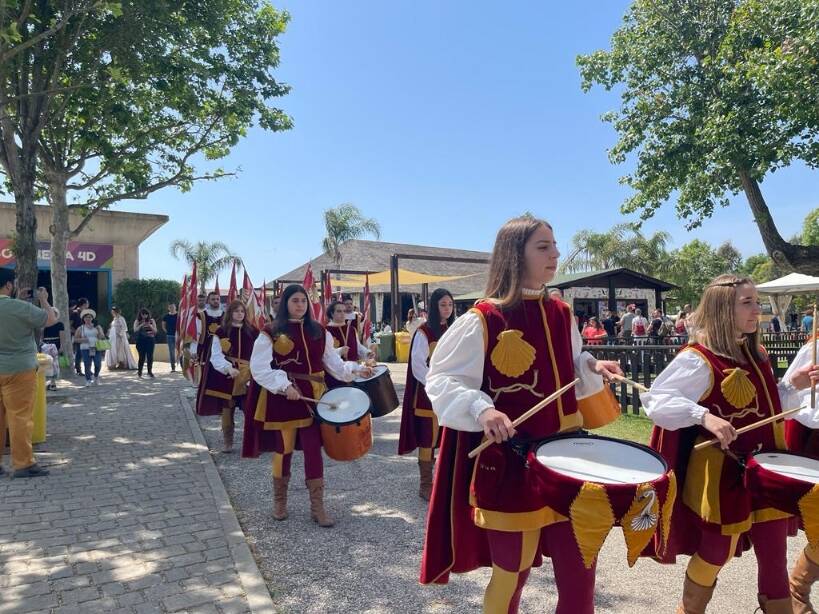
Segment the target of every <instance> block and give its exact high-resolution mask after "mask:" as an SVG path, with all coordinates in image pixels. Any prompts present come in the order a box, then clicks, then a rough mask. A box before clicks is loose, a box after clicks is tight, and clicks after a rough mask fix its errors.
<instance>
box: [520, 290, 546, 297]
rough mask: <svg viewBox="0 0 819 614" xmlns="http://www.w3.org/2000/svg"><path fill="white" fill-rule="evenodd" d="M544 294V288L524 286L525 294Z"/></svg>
mask: <svg viewBox="0 0 819 614" xmlns="http://www.w3.org/2000/svg"><path fill="white" fill-rule="evenodd" d="M540 294H543V288H524V289H523V296H538V295H540Z"/></svg>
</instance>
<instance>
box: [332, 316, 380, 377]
mask: <svg viewBox="0 0 819 614" xmlns="http://www.w3.org/2000/svg"><path fill="white" fill-rule="evenodd" d="M346 316H347V313H346V312H345V310H344V303H342V302H341V301H333V302H332V303H330V306H329V307H328V308H327V320H328V322H327V332H328V333H330V334H331V335H332V337H333V347H334V348H335V349H336V351H337V352H338V355H339V356H341V358H342V360H349V361H352V362H358V361H359V360H366V359H368V358H372V357H373V353H372V352H371V351H370V350H369V348H367V347H366V346H365V345H364V344H362V343H361V341H359V339H358V333H357V330H356V327H355V321H354V320H349V319H347V317H346ZM325 380H326V382H327V387H328V388H330V389H332V388H338V387H340V386H345V385H346V384H345V383H344V382H340V381H338V380H337V379H336V378H334V377H333V376H332V375H330V374H329V373H328V374H325Z"/></svg>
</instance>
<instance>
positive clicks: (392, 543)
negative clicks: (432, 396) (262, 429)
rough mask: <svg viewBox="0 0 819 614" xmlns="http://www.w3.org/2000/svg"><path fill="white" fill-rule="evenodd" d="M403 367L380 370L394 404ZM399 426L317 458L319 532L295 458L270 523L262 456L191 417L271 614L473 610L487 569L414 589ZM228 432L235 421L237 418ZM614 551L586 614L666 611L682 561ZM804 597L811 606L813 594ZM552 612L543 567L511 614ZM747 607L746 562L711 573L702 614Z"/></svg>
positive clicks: (415, 549)
mask: <svg viewBox="0 0 819 614" xmlns="http://www.w3.org/2000/svg"><path fill="white" fill-rule="evenodd" d="M405 367H406V366H405V365H390V368H391V370H392V375H393V381H394V382H395V384H396V388H397V389H398V393H399V398H400V397H401V395H402V394H403V387H404V380H405ZM400 421H401V412H400V409H399V410H396V411H395V412H393V413H392V414H390V415H389V416H386V417H383V418H378V419H375V420H373V430H374V438H375V441H374V445H373V448H372V450H371V451H370V453H369V454H368V455H367V456H366V457H364V458H363V459H360V460H358V461H355V462H350V463H338V462H336V461H331V460H329V459H326V458H325V479H326V483H327V491H326V504H327V506H328V510H329V511H330V513H331V514H332V515H333V516H334V517H335V519H336V522H337V524H336V527H335V528H332V529H321V528H319V527H318V526H317V525H316V524H314V523H313V522H311V521H310V517H309V509H308V506H309V504H308V498H307V491H306V488H305V486H304V481H303V476H304V471H303V464H302V456H301V454H300V453H298V452H297V453H296V454H295V455H294V458H293V479H292V481H291V486H290V497H289V502H288V507H289V512H290V517H289V518H288V519H287V520H285V521H283V522H276V521H274V520H273V519H272V517H271V515H270V508H271V499H272V484H271V478H270V456H269V455H265V456H263V457H261V458H260V459H258V460H250V459H240V458H239V454H238V453H234V454H229V455H226V454H221V453H219V452H218V450H220V449H221V441H222V439H221V431H220V427H219V419H218V418H215V417H214V418H199V424H200V426H201V427H202V430H203V432H204V434H205V438H206V440H207V441H208V445H209V447H210V449H211V451H212V454H213V458H214V461H215V462H216V465H217V467H218V469H219V472H220V474H221V476H222V480H223V481H224V483H225V486H226V488H227V491H228V493H229V495H230V497H231V500H232V502H233V506H234V508H235V509H236V513H237V515H238V517H239V521H240V522H241V524H242V527H243V529H244V532H245V535H246V536H247V539H248V542H249V543H250V545H251V549H252V550H253V552H254V554H255V556H256V558H257V562H258V564H259V568H260V570H261V572H262V574H263V575H264V577H265V579H266V580H267V582H268V586H269V588H270V590H271V592H272V593H273V597H274V602H275V603H276V604H277V607H278V608H279V611H281V612H288V613H291V612H292V613H302V612H303V613H316V614H319V613H322V614H323V613H331V612H332V613H334V612H339V613H342V612H343V613H347V612H366V613H375V612H378V613H382V612H401V613H404V612H436V613H437V612H475V611H479V610H480V604H481V599H482V596H483V590H484V587H485V586H486V583H487V582H488V579H489V572H488V570H478V571H475V572H473V573H470V574H464V575H458V576H453V577H452V579H451V580H450V583H449V584H448V585H446V586H435V587H428V586H421V585H420V584H418V581H417V578H418V569H419V564H420V559H421V545H422V541H423V532H424V517H425V513H426V504H425V502H424V501H422V500H421V499H420V498H419V497H418V494H417V491H418V471H417V465H416V459H415V457H412V456H404V457H401V456H398V455H397V453H396V449H397V445H398V432H399V426H400ZM238 433H241V415H240V414H238V413H237V435H238ZM237 439H238V440H239V442H240V438H239V437H237ZM239 442H237V448H239V446H240V443H239ZM804 544H805V540H804V537H803V536H802V535H801V534H800V536H799V537H797V538H794V539H791V540H790V541H789V543H788V555H789V563H790V564H791V565H792V564H793V562H794V561H795V559H796V557H797V555H798V554H799V552H800V551H801V549H802V547H803V546H804ZM625 552H626V551H625V547H624V542H623V537H622V532H620V530H619V529H615V530H613V531H612V533H611V534H610V535H609V538H608V539H607V541H606V543H605V545H604V547H603V550H602V552H601V554H600V559H599V562H598V572H597V591H596V610H597V611H598V612H630V613H634V612H640V613H642V612H673V611H674V608H675V607H676V604H677V602H678V600H679V596H680V593H681V590H682V583H683V578H684V573H685V563H686V562H687V561H686V560H685V559H681V561H682V562H681V563H680V564H678V565H675V566H664V565H659V564H657V563H655V562H653V561H648V560H640V561H638V563H637V564H636V565H635V566H634V567H633V568H631V569H629V567H628V565H627V563H626V555H625ZM814 596H815V597H814V602H816V600H817V592H816V591H814ZM556 602H557V596H556V591H555V586H554V582H553V579H552V573H551V567H550V564H549V563H548V560H547V561H546V563H545V564H544V566H543V567H542V568H541V569H539V570H535V571H533V573H532V575H531V576H530V579H529V582H528V584H527V586H526V588H525V590H524V592H523V599H522V602H521V611H522V612H552V611H554V608H555V605H556ZM756 607H757V603H756V561H755V559H754V557H753V555H750V556H749V555H745V556H743V557H741V558H740V559H737V560H734V561H732V562H731V563H730V564H729V565H728V566H727V567H726V568H725V569H724V570H723V572H722V573H721V574H720V580H719V585H718V588H717V591H716V593H715V596H714V599H713V601H712V602H711V607H710V608H709V611H713V612H722V613H725V614H734V613H736V614H740V613H745V612H747V613H751V612H753V611H754V609H755V608H756Z"/></svg>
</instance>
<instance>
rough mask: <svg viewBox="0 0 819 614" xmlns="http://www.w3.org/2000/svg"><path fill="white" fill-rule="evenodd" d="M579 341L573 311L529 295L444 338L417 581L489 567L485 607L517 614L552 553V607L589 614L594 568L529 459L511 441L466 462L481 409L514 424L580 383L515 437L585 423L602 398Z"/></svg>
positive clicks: (483, 311) (432, 380)
mask: <svg viewBox="0 0 819 614" xmlns="http://www.w3.org/2000/svg"><path fill="white" fill-rule="evenodd" d="M581 345H582V340H581V339H580V335H579V333H578V331H577V329H576V327H575V325H574V320H573V317H572V314H571V311H570V309H569V307H568V306H567V305H566V304H565V303H562V302H559V301H554V300H550V299H548V298H546V297H545V296H544V295H543V294H542V293H541V292H539V291H526V293H525V294H524V300H522V301H521V302H520V303H519V304H518V305H517V306H515V307H513V308H510V309H507V310H501V309H499V308H498V307H496V306H495V305H494V304H492V303H490V302H481V303H479V304H478V305H477V306H476V307H475V308H474V309H472V310H470V312H469V313H468V314H465V315H464V316H462V317H461V318H459V319H458V320H456V322H455V323H454V324H453V326H452V327H451V328H450V330H449V331H448V332H447V334H446V335H444V336H443V337H442V338H441V340H440V341H439V342H438V344H437V347H436V351H435V354H434V356H433V359H432V364H431V367H430V371H429V374H428V377H427V386H426V391H427V394H428V396H429V398H430V399H431V401H432V406H433V408H434V409H435V413H436V414H437V415H438V418H439V420H440V422H441V424H442V425H443V426H444V428H443V434H442V438H441V447H440V452H439V458H438V467H437V470H436V474H435V481H434V485H433V493H432V500H431V503H430V510H429V515H428V517H427V531H426V537H425V540H424V554H423V560H422V564H421V582H422V583H424V584H429V583H446V582H447V581H448V578H449V574H450V573H462V572H467V571H470V570H473V569H476V568H477V567H482V566H483V567H487V566H491V567H492V569H493V573H492V580H491V582H490V584H489V587H488V588H487V591H486V596H485V601H484V607H485V611H489V612H516V611H517V607H518V602H519V600H520V595H521V592H522V589H523V586H524V584H525V582H526V579H527V577H528V575H529V571H530V568H531V567H532V566H539V565H540V564H541V558H542V556H551V557H552V561H553V564H554V569H555V581H556V584H557V586H558V591H559V602H558V609H557V611H558V612H572V613H573V614H575V613H581V614H582V613H584V612H592V611H593V609H594V601H593V597H594V575H595V570H594V566H592V567H591V568H590V569H587V568H586V567H585V565H584V563H583V560H582V557H581V555H580V552H579V549H578V548H577V546H576V542H575V538H574V535H573V533H572V528H571V525H570V523H569V522H568V518H566V517H564V516H561V515H560V514H558V513H557V512H555V511H554V510H553V509H551V508H550V507H549V506H548V504H547V502H546V501H545V498H544V496H543V493H542V492H541V489H540V487H539V482H538V480H536V479H532V476H531V474H530V472H529V471H527V469H526V466H525V459H524V458H523V457H522V456H521V455H519V454H517V453H516V452H514V451H513V450H512V448H511V447H510V446H509V445H491V446H489V447H488V448H487V449H485V450H484V451H483V452H481V454H480V455H479V456H478V457H477V458H476V459H475V460H474V461H473V460H471V459H469V458H468V456H467V454H468V453H469V451H470V450H472V449H473V448H474V447H475V446H477V445H478V444H479V443H480V441H481V439H482V436H483V433H482V432H481V431H482V429H481V427H480V425H479V424H478V422H477V416H478V415H480V413H481V412H482V411H484V410H486V409H487V408H489V407H493V406H494V407H496V408H497V409H498V410H500V411H503V412H504V413H506V414H507V415H508V417H509V418H510V419H512V420H514V419H515V418H517V417H519V416H520V415H521V414H523V413H524V412H525V411H526V410H528V409H529V408H530V407H532V406H533V405H535V404H536V403H537V402H538V401H541V400H543V398H545V397H546V396H548V395H549V394H551V393H552V392H554V391H556V390H557V389H558V388H561V387H562V386H564V385H565V384H567V383H569V382H571V381H572V380H574V379H575V377H580V378H581V383H580V384H579V385H578V387H577V396H576V394H575V391H574V390H570V391H569V392H567V393H566V394H564V395H563V396H562V397H560V398H558V399H557V400H556V401H555V402H553V403H551V404H550V405H549V406H547V407H546V408H545V409H543V410H542V411H540V412H539V413H537V414H535V415H534V416H533V417H532V418H530V419H529V420H527V421H525V422H524V423H522V424H521V425H520V426H519V428H518V436H519V437H522V438H525V439H530V440H539V439H543V438H546V437H548V436H550V435H554V434H556V433H560V432H566V431H571V430H576V429H578V428H580V427H582V426H583V423H584V418H583V413H581V410H585V409H590V408H592V407H594V405H595V404H596V403H597V402H598V401H599V400H600V397H598V395H605V394H606V391H605V390H604V388H603V383H602V378H601V377H600V376H599V375H597V374H595V373H593V372H592V369H591V364H592V363H591V362H590V360H591V357H590V355H588V354H586V353H581V351H580V349H581ZM577 397H585V398H584V399H583V400H582V401H581V402H578V400H577ZM581 404H582V405H584V407H581Z"/></svg>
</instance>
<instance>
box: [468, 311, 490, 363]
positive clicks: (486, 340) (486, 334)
mask: <svg viewBox="0 0 819 614" xmlns="http://www.w3.org/2000/svg"><path fill="white" fill-rule="evenodd" d="M469 311H471V312H472V313H475V314H477V315H478V317H479V318H480V320H481V325H482V326H483V353H484V354H486V352H487V350H488V349H489V325H488V324H487V323H486V317H485V316H484V315H483V311H481V310H480V309H477V308H476V307H473V308H472V309H470V310H469Z"/></svg>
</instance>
